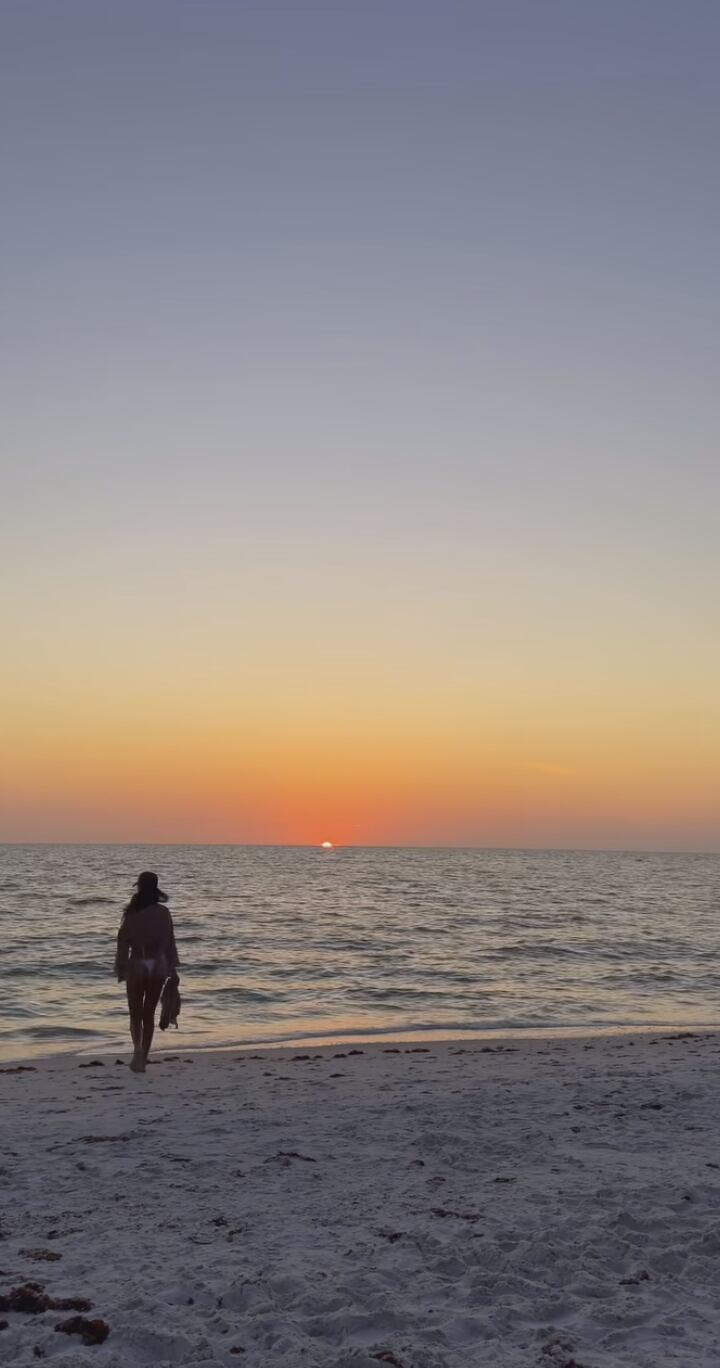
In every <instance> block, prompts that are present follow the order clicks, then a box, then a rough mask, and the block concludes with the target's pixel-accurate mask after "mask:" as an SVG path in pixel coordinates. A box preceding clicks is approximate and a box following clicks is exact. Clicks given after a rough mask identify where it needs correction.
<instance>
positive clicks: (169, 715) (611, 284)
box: [0, 0, 720, 850]
mask: <svg viewBox="0 0 720 1368" xmlns="http://www.w3.org/2000/svg"><path fill="white" fill-rule="evenodd" d="M719 58H720V7H718V5H717V4H716V3H714V0H708V2H707V3H705V2H704V0H686V3H684V4H682V5H681V4H678V3H676V0H672V3H668V2H667V0H604V3H603V4H602V5H591V4H578V3H577V0H468V2H467V3H464V2H463V3H458V2H457V0H443V3H442V4H439V3H436V2H435V0H434V2H433V3H428V2H427V0H363V3H362V4H358V3H356V0H323V3H318V0H302V3H299V2H298V0H292V2H291V3H280V2H279V0H262V3H261V2H260V0H254V2H252V3H251V2H250V0H202V3H201V0H153V4H151V5H148V4H147V3H145V0H142V3H138V0H123V3H122V4H118V3H110V2H109V0H64V3H63V4H57V3H56V0H5V3H4V4H3V6H2V9H1V11H0V172H1V174H2V187H3V221H2V242H3V250H2V253H1V254H0V275H1V276H2V281H1V298H2V308H1V309H0V353H1V357H2V368H1V373H2V389H3V405H2V407H3V422H2V430H1V431H0V465H1V468H2V479H1V485H2V490H1V491H0V492H1V495H2V497H1V499H0V503H1V505H2V507H1V509H0V538H1V544H2V560H3V567H4V569H3V575H2V584H3V586H4V587H3V588H2V591H0V599H1V601H2V609H1V620H0V631H1V633H2V640H3V642H4V643H5V645H6V647H7V651H6V652H4V654H5V655H6V666H5V667H4V668H3V671H2V676H1V678H0V734H1V736H2V745H1V751H2V757H3V758H2V762H1V763H2V768H1V772H0V839H2V840H6V841H15V840H20V841H35V840H37V841H55V840H57V841H63V840H71V841H150V842H155V841H202V842H205V841H207V842H214V841H217V842H270V843H274V842H278V843H286V842H288V843H296V842H297V843H311V844H312V843H316V842H318V843H319V842H320V841H323V840H332V841H335V842H337V843H358V844H376V843H377V844H390V845H394V844H425V845H428V844H429V845H461V846H470V845H477V846H532V847H545V846H552V847H563V848H564V847H581V848H588V847H597V848H630V849H671V850H672V849H678V850H683V849H698V850H718V849H720V690H719V689H718V678H719V672H720V645H719V644H718V643H719V634H718V608H719V606H720V603H719V599H720V595H719V593H718V589H719V586H720V539H719V538H718V531H717V526H718V508H719V503H718V496H719V495H720V462H719V461H718V441H717V439H718V407H719V399H718V396H719V395H720V383H719V382H720V374H719V371H720V361H719V358H720V349H719V348H718V340H719V337H718V334H719V331H720V330H719V327H718V313H719V309H718V304H719V300H718V273H717V242H718V239H719V236H720V181H719V180H718V176H717V140H718V133H719V131H720V87H719V86H718V81H717V69H718V59H719Z"/></svg>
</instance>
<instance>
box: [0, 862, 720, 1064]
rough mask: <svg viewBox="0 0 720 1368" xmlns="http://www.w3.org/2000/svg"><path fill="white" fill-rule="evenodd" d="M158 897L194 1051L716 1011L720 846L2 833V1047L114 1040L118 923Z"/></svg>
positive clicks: (169, 1040)
mask: <svg viewBox="0 0 720 1368" xmlns="http://www.w3.org/2000/svg"><path fill="white" fill-rule="evenodd" d="M142 869H154V870H156V871H157V872H158V874H159V876H160V882H161V886H162V887H163V888H164V889H165V890H166V891H167V893H168V894H169V898H170V908H171V911H172V913H173V917H174V919H175V925H176V934H177V941H178V947H179V951H180V957H181V960H182V970H181V973H182V985H181V991H182V995H183V1007H182V1013H181V1017H180V1030H179V1031H178V1032H177V1034H176V1033H175V1032H172V1033H168V1036H167V1037H166V1038H165V1043H166V1044H168V1045H177V1044H181V1045H183V1046H184V1047H185V1048H197V1047H200V1046H205V1045H212V1044H231V1043H243V1042H244V1043H248V1042H254V1043H258V1044H263V1043H271V1042H282V1041H290V1040H301V1039H307V1040H311V1039H316V1040H317V1041H322V1040H330V1039H332V1040H338V1039H343V1038H346V1039H351V1038H357V1039H361V1038H369V1037H372V1036H375V1035H382V1034H387V1035H389V1036H393V1037H402V1036H403V1035H406V1036H417V1035H419V1034H422V1033H439V1034H444V1035H448V1036H451V1035H456V1034H460V1033H464V1032H472V1033H475V1032H483V1031H499V1030H502V1031H506V1030H518V1031H530V1032H532V1031H535V1032H540V1031H545V1030H563V1031H569V1030H576V1031H577V1030H597V1029H599V1028H600V1029H602V1028H624V1027H634V1026H638V1027H653V1026H669V1027H675V1026H680V1025H683V1026H689V1025H701V1024H702V1025H716V1026H720V957H719V951H720V918H719V917H718V911H719V909H720V856H718V855H684V854H675V855H658V854H626V853H595V852H575V851H574V852H562V851H519V850H455V849H377V848H373V849H360V848H347V849H336V850H331V851H324V850H321V849H317V850H316V849H309V848H307V847H269V846H263V847H251V846H118V845H111V846H99V845H92V846H83V845H25V846H21V845H15V846H1V847H0V947H1V954H0V1054H2V1055H3V1056H4V1057H5V1058H12V1057H15V1058H19V1057H21V1056H23V1055H27V1054H31V1053H37V1052H38V1051H44V1052H45V1051H50V1050H54V1049H58V1048H92V1049H100V1048H115V1047H118V1046H119V1045H120V1044H123V1045H125V1044H126V1043H127V1039H126V1038H127V1026H126V1004H125V998H124V988H123V986H122V985H119V984H118V983H117V982H116V980H115V978H114V976H113V956H114V949H115V936H116V933H117V928H118V924H119V921H120V917H121V914H122V909H123V905H124V903H125V902H126V901H127V899H128V897H129V896H130V893H131V892H132V885H133V882H134V880H135V878H136V877H137V875H138V873H139V872H140V871H141V870H142Z"/></svg>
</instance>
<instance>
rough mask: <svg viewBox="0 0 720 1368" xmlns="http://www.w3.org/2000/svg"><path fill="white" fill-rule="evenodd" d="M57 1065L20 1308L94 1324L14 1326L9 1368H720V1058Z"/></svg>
mask: <svg viewBox="0 0 720 1368" xmlns="http://www.w3.org/2000/svg"><path fill="white" fill-rule="evenodd" d="M125 1061H127V1056H125ZM32 1063H33V1066H34V1067H33V1068H32V1069H29V1068H27V1067H25V1068H23V1069H22V1071H20V1072H15V1071H13V1069H12V1066H9V1065H5V1066H4V1069H3V1071H2V1072H0V1107H1V1108H2V1111H1V1119H0V1142H1V1144H2V1152H1V1154H0V1166H1V1167H0V1182H1V1183H2V1205H1V1206H0V1269H1V1270H2V1271H1V1275H0V1297H2V1296H5V1297H7V1296H8V1294H10V1293H11V1291H12V1290H13V1289H19V1288H22V1287H23V1286H25V1285H26V1284H28V1283H29V1282H30V1283H34V1284H36V1287H37V1289H38V1290H37V1291H36V1294H35V1295H36V1297H37V1298H41V1297H42V1296H47V1297H49V1298H51V1299H54V1300H56V1301H60V1300H63V1299H67V1298H69V1299H81V1300H82V1301H84V1302H85V1303H87V1304H90V1305H89V1306H88V1309H87V1310H86V1312H84V1313H82V1314H81V1315H80V1321H78V1322H77V1324H76V1328H75V1329H74V1330H73V1329H69V1330H68V1331H67V1332H66V1333H58V1331H57V1330H56V1329H55V1327H56V1326H57V1325H58V1324H60V1323H61V1322H68V1321H69V1320H70V1319H73V1318H74V1317H75V1315H76V1313H74V1312H73V1311H68V1310H65V1311H63V1310H56V1309H53V1308H52V1307H49V1308H48V1309H46V1310H38V1311H37V1312H36V1313H32V1312H30V1311H27V1310H7V1311H4V1310H2V1309H0V1325H2V1324H3V1322H6V1325H5V1328H3V1329H1V1330H0V1360H2V1359H4V1360H5V1361H7V1362H8V1363H14V1364H17V1365H19V1368H20V1366H21V1365H30V1364H33V1365H35V1364H36V1363H37V1361H38V1358H46V1359H48V1360H50V1359H51V1360H52V1361H53V1362H54V1363H57V1364H58V1365H59V1364H64V1365H68V1366H69V1365H82V1364H86V1363H87V1364H90V1363H92V1364H95V1365H97V1366H98V1368H121V1366H122V1368H134V1365H140V1364H142V1365H145V1364H194V1365H202V1364H207V1365H209V1364H227V1365H229V1364H231V1363H239V1362H240V1363H243V1364H244V1365H246V1368H271V1366H272V1365H282V1366H283V1368H297V1366H298V1365H307V1366H308V1368H316V1366H317V1368H377V1364H378V1363H386V1364H387V1363H389V1364H395V1365H401V1368H446V1365H447V1368H461V1366H462V1368H465V1366H466V1365H478V1364H482V1365H488V1368H490V1365H492V1368H607V1366H608V1365H627V1368H631V1365H632V1368H664V1365H683V1368H687V1365H689V1364H692V1365H693V1368H705V1365H707V1368H710V1365H713V1368H717V1364H718V1362H720V1310H718V1301H719V1294H720V1140H719V1138H718V1137H719V1123H720V1037H718V1036H717V1035H698V1034H692V1033H691V1034H685V1035H681V1036H670V1035H667V1034H665V1035H662V1036H660V1035H658V1036H641V1037H611V1038H605V1039H603V1038H596V1039H594V1040H593V1039H587V1040H571V1041H559V1040H544V1041H543V1040H535V1041H530V1040H527V1041H522V1042H520V1041H517V1040H505V1041H496V1042H494V1043H493V1044H492V1045H491V1044H489V1043H487V1042H483V1043H482V1044H480V1043H474V1042H473V1043H470V1044H469V1043H468V1042H467V1041H458V1042H456V1043H452V1042H449V1043H443V1044H439V1043H436V1042H435V1043H433V1044H431V1045H426V1046H425V1047H423V1046H420V1045H413V1046H409V1045H406V1044H403V1045H398V1046H390V1045H388V1044H382V1045H380V1044H373V1045H363V1046H358V1047H356V1049H351V1048H350V1047H341V1046H335V1047H332V1048H329V1049H328V1048H324V1049H322V1050H311V1049H308V1050H303V1051H286V1052H279V1051H274V1052H270V1053H259V1052H257V1053H255V1054H253V1055H251V1054H250V1053H248V1052H246V1053H244V1054H243V1053H242V1052H237V1051H234V1052H230V1053H225V1052H213V1053H203V1054H196V1055H194V1056H193V1055H189V1054H185V1053H183V1052H182V1050H181V1049H177V1050H176V1051H173V1053H172V1055H171V1054H170V1052H169V1051H167V1050H166V1051H162V1050H160V1051H159V1052H158V1053H157V1054H156V1056H155V1062H154V1063H153V1064H151V1066H150V1067H149V1069H148V1071H147V1073H146V1074H145V1075H139V1076H136V1075H133V1074H131V1073H130V1071H129V1070H128V1068H127V1064H126V1062H125V1063H124V1064H123V1065H120V1064H116V1063H115V1057H114V1056H110V1057H107V1056H98V1057H97V1061H96V1062H93V1061H92V1060H88V1059H87V1058H86V1059H78V1058H77V1057H67V1056H65V1057H56V1058H53V1059H46V1060H35V1061H32ZM8 1070H10V1071H8ZM31 1300H32V1298H31ZM1 1307H2V1301H0V1308H1ZM88 1321H91V1322H92V1321H101V1322H103V1323H104V1325H105V1326H106V1327H107V1329H108V1333H107V1337H106V1338H105V1339H104V1340H103V1341H102V1342H99V1343H87V1344H86V1343H84V1341H83V1329H84V1330H85V1333H86V1334H87V1335H90V1334H91V1333H92V1332H91V1331H89V1330H88V1329H87V1322H88ZM98 1333H99V1334H102V1333H103V1332H102V1331H100V1332H98Z"/></svg>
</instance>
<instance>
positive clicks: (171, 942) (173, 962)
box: [165, 907, 180, 969]
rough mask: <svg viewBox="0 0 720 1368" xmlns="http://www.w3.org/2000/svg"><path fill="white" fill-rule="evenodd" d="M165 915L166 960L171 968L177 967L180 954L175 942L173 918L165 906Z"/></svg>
mask: <svg viewBox="0 0 720 1368" xmlns="http://www.w3.org/2000/svg"><path fill="white" fill-rule="evenodd" d="M165 915H166V917H167V943H168V960H169V962H170V967H171V969H177V968H178V966H179V964H180V956H179V955H178V951H177V945H176V944H175V927H174V926H173V919H172V917H171V916H170V909H169V908H167V907H166V908H165Z"/></svg>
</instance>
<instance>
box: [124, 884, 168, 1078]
mask: <svg viewBox="0 0 720 1368" xmlns="http://www.w3.org/2000/svg"><path fill="white" fill-rule="evenodd" d="M166 902H167V894H165V893H163V892H162V890H161V889H160V888H158V877H157V874H152V873H151V872H150V871H149V870H146V871H145V872H144V873H143V874H141V875H140V877H139V879H138V881H137V891H136V892H135V893H133V895H132V897H131V899H130V901H129V903H128V905H127V907H126V908H125V911H124V913H123V918H122V921H121V923H120V930H119V931H118V938H117V954H116V956H115V972H116V973H117V976H118V983H122V982H123V980H124V981H125V985H126V988H127V999H128V1008H129V1010H130V1035H131V1036H132V1043H133V1046H134V1053H133V1057H132V1060H131V1062H130V1068H131V1069H132V1070H133V1072H134V1073H144V1071H145V1065H146V1063H147V1057H148V1055H149V1053H150V1046H151V1045H152V1038H153V1035H154V1032H155V1009H156V1007H157V1005H158V1000H159V998H160V994H161V992H162V988H163V984H164V983H165V980H166V979H168V978H169V977H170V975H171V974H174V972H175V970H176V969H177V966H178V964H179V962H180V961H179V959H178V952H177V947H176V945H175V929H174V927H173V921H172V917H171V916H170V913H169V911H168V909H167V907H165V905H164V904H165V903H166Z"/></svg>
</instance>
